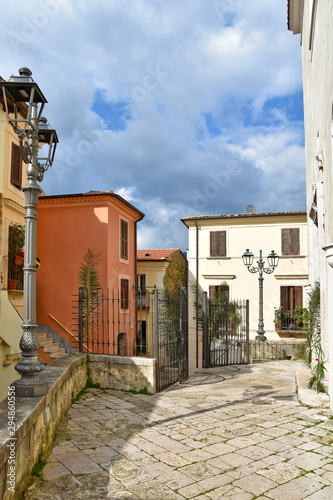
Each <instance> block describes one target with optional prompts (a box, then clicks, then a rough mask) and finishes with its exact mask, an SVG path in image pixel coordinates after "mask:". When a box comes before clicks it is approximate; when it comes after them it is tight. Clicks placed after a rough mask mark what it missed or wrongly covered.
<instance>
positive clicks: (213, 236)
mask: <svg viewBox="0 0 333 500" xmlns="http://www.w3.org/2000/svg"><path fill="white" fill-rule="evenodd" d="M226 254H227V252H226V231H211V232H210V256H211V257H225V256H226Z"/></svg>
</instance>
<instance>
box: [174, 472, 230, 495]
mask: <svg viewBox="0 0 333 500" xmlns="http://www.w3.org/2000/svg"><path fill="white" fill-rule="evenodd" d="M230 482H231V478H230V477H228V476H227V475H226V474H219V475H216V476H211V477H209V479H204V480H202V481H198V482H196V483H192V484H190V485H189V486H186V487H185V488H181V489H180V490H179V493H180V494H181V495H183V496H185V498H193V497H195V496H197V495H200V494H201V493H204V492H205V491H210V490H213V489H214V488H218V487H219V486H222V485H225V484H227V483H230Z"/></svg>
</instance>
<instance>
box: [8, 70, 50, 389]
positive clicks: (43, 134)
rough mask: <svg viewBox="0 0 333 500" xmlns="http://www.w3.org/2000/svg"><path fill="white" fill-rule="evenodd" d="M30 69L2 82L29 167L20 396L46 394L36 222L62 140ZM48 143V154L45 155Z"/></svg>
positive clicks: (14, 127)
mask: <svg viewBox="0 0 333 500" xmlns="http://www.w3.org/2000/svg"><path fill="white" fill-rule="evenodd" d="M31 74H32V73H31V71H30V70H29V69H28V68H21V69H20V70H19V76H11V77H10V79H9V80H8V81H3V82H1V86H2V92H3V99H4V107H5V111H6V115H7V120H8V122H9V123H10V124H11V125H12V127H13V129H14V131H15V133H16V134H17V136H18V139H19V143H20V150H21V155H22V159H23V161H24V163H26V164H27V165H28V166H27V177H28V183H27V185H26V186H24V187H23V188H22V191H23V192H24V195H25V202H26V206H25V221H26V223H25V251H24V267H23V276H24V283H23V323H22V330H23V333H22V337H21V340H20V349H21V351H22V359H21V360H20V361H19V363H18V364H17V365H16V366H15V370H16V371H18V372H19V373H20V374H21V379H19V380H16V381H15V382H14V384H15V387H16V395H17V396H18V397H37V396H42V395H44V394H45V393H46V391H47V387H46V384H45V382H43V381H41V380H39V379H38V375H39V373H40V372H41V371H43V369H44V365H43V364H42V363H41V362H40V361H39V360H38V358H37V355H38V348H39V341H38V338H37V324H36V271H37V267H36V224H37V201H38V197H39V194H40V193H41V189H40V187H39V185H38V184H37V181H42V180H43V176H44V173H45V171H46V170H47V169H48V168H49V167H50V166H51V165H52V163H53V160H54V155H55V150H56V146H57V143H58V142H59V141H58V136H57V133H56V131H55V130H54V129H51V127H50V125H49V124H48V123H47V120H46V119H45V118H44V117H42V111H43V108H44V105H45V104H46V102H47V100H46V99H45V97H44V95H43V93H42V91H41V90H40V88H39V87H38V85H37V83H36V82H35V81H34V80H33V79H32V77H31ZM44 145H46V147H48V150H47V153H46V155H43V156H42V155H41V154H43V152H44V148H43V149H42V150H40V151H39V148H40V147H42V146H44Z"/></svg>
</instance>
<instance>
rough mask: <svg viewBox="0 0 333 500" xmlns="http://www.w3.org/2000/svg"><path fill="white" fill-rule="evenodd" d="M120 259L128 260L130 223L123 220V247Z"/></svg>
mask: <svg viewBox="0 0 333 500" xmlns="http://www.w3.org/2000/svg"><path fill="white" fill-rule="evenodd" d="M120 257H121V258H122V259H128V223H127V222H126V221H125V220H123V219H121V247H120Z"/></svg>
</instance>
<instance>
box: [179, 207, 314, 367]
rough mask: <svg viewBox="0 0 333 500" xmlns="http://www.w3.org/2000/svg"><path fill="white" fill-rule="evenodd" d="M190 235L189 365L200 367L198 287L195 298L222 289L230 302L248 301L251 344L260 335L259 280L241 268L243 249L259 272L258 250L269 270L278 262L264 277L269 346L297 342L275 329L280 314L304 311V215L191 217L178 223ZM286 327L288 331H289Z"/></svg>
mask: <svg viewBox="0 0 333 500" xmlns="http://www.w3.org/2000/svg"><path fill="white" fill-rule="evenodd" d="M182 222H183V223H184V224H185V225H186V227H187V228H188V230H189V246H188V279H189V307H190V308H192V311H191V309H190V312H189V320H190V334H189V338H190V360H191V361H190V362H191V364H192V368H193V366H194V365H198V366H200V362H201V349H202V346H201V340H200V338H201V334H200V332H199V334H198V332H197V331H196V329H197V325H196V322H195V320H194V317H195V313H194V303H195V302H196V299H197V298H196V293H197V292H196V282H197V283H198V285H199V293H201V292H202V291H204V292H207V294H208V297H210V298H212V297H213V295H214V294H215V293H216V291H217V289H218V287H220V286H221V285H224V287H225V288H224V289H225V290H227V294H228V298H229V300H243V299H249V301H250V338H252V339H254V338H255V337H256V335H257V330H258V317H259V286H258V274H252V273H250V272H249V271H248V270H247V268H246V267H245V266H244V264H243V260H242V255H243V253H244V252H245V250H246V249H248V248H249V249H250V251H252V253H253V254H254V261H253V266H257V258H258V257H259V251H260V250H262V253H263V257H264V260H265V261H266V266H267V256H268V254H269V253H270V252H271V250H275V252H276V253H277V254H278V255H279V256H280V260H279V264H278V267H277V268H276V269H275V271H274V273H273V274H270V275H269V274H265V275H264V328H265V332H266V337H267V338H268V340H278V339H279V338H281V337H286V336H292V337H295V336H301V335H302V334H301V333H299V332H297V335H296V333H295V331H292V330H293V329H292V328H291V327H290V328H286V327H284V328H283V329H280V328H277V326H278V325H276V320H275V318H276V313H275V311H277V310H279V308H281V309H283V310H285V311H293V310H295V308H296V307H304V306H305V305H306V293H305V292H304V286H305V285H307V284H308V233H307V224H306V212H305V211H301V212H282V213H262V214H260V213H258V214H257V213H253V214H233V215H217V216H193V217H186V218H183V219H182ZM287 326H289V325H287Z"/></svg>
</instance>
